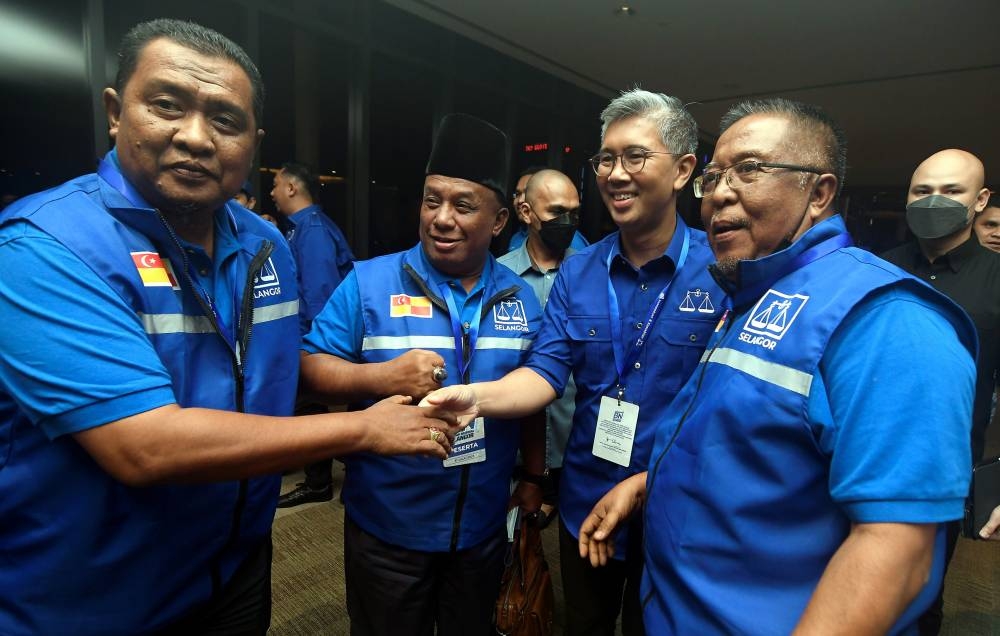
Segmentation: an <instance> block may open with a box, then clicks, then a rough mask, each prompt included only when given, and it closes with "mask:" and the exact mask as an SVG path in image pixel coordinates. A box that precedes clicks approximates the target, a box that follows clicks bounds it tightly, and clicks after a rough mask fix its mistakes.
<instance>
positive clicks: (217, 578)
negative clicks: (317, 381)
mask: <svg viewBox="0 0 1000 636" xmlns="http://www.w3.org/2000/svg"><path fill="white" fill-rule="evenodd" d="M156 216H157V217H158V218H159V219H160V223H162V224H163V227H164V228H166V230H167V234H168V235H169V236H170V239H171V240H172V241H173V243H174V246H175V247H176V248H177V252H178V253H179V254H180V255H181V262H182V264H183V268H182V270H183V272H184V278H185V280H186V281H187V284H188V286H189V287H190V289H191V293H192V294H193V295H194V297H195V299H196V300H197V301H198V305H199V307H201V313H202V314H203V315H204V316H205V317H206V318H207V319H208V322H209V324H211V325H212V330H213V331H214V332H215V333H216V335H218V336H219V338H221V339H222V341H223V342H224V343H225V344H226V347H227V348H228V349H229V353H230V361H231V362H232V367H233V381H234V383H235V400H236V410H237V412H239V413H243V412H245V408H246V404H245V401H246V400H245V397H244V395H243V391H244V377H243V360H244V358H245V355H246V350H247V345H248V344H249V343H250V332H251V330H252V326H253V281H254V278H255V277H256V276H257V272H258V271H259V270H260V268H261V267H263V265H264V261H266V260H267V259H268V258H269V257H270V256H271V253H272V252H273V251H274V244H273V243H272V242H270V241H264V243H263V244H262V245H261V248H260V250H258V251H257V254H255V255H254V257H253V259H252V260H251V261H250V268H249V270H248V271H247V280H246V283H245V284H244V286H243V296H242V298H241V299H240V300H241V305H240V318H239V320H240V322H239V336H238V341H237V342H235V343H232V344H230V342H229V341H228V340H226V338H225V337H224V336H223V335H222V330H221V329H220V328H219V321H218V319H217V318H216V316H215V312H214V311H212V308H211V307H210V306H209V305H208V302H207V301H206V300H205V299H204V298H202V296H201V294H199V293H198V286H197V285H196V284H195V282H194V279H193V278H192V277H191V271H190V270H191V263H190V261H188V258H187V253H186V252H185V251H184V247H183V246H182V245H181V242H180V239H179V238H177V234H176V233H175V232H174V228H173V227H171V225H170V223H168V222H167V219H166V218H164V216H163V214H162V213H161V212H160V211H159V210H156ZM247 485H248V482H247V480H246V479H241V480H240V482H239V489H238V491H237V494H236V504H235V506H234V507H233V521H232V525H230V527H229V537H228V538H227V539H226V542H225V543H224V544H223V545H222V548H221V549H220V550H219V552H218V554H216V556H215V558H214V559H213V561H212V570H211V576H212V597H213V598H214V597H216V596H217V595H218V594H219V592H221V590H222V555H223V554H225V553H226V551H227V550H229V549H230V548H231V547H232V546H233V545H234V544H235V543H236V539H237V538H238V537H239V529H240V522H241V521H242V519H243V511H244V509H245V508H246V501H247Z"/></svg>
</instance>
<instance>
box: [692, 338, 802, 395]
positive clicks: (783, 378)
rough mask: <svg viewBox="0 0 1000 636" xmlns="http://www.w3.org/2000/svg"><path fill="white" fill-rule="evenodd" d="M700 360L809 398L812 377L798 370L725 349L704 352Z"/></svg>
mask: <svg viewBox="0 0 1000 636" xmlns="http://www.w3.org/2000/svg"><path fill="white" fill-rule="evenodd" d="M701 360H702V362H714V363H716V364H722V365H725V366H727V367H730V368H732V369H736V370H737V371H742V372H743V373H746V374H747V375H750V376H753V377H755V378H757V379H758V380H763V381H764V382H769V383H771V384H773V385H775V386H780V387H781V388H783V389H787V390H789V391H792V392H793V393H798V394H799V395H804V396H806V397H809V389H810V387H811V386H812V376H811V375H809V374H808V373H804V372H802V371H799V370H798V369H793V368H792V367H788V366H785V365H783V364H778V363H776V362H770V361H768V360H764V359H762V358H758V357H757V356H754V355H750V354H749V353H744V352H742V351H737V350H735V349H729V348H726V347H723V348H720V349H716V350H715V351H714V352H712V353H711V355H709V352H708V351H706V352H705V353H704V355H702V358H701Z"/></svg>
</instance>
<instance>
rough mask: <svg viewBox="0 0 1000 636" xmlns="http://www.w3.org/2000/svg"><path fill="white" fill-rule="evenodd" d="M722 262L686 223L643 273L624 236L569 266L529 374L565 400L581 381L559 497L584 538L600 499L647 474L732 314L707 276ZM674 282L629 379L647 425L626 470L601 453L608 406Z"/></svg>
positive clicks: (630, 396) (640, 428)
mask: <svg viewBox="0 0 1000 636" xmlns="http://www.w3.org/2000/svg"><path fill="white" fill-rule="evenodd" d="M686 231H687V232H689V235H690V241H689V251H688V256H687V260H686V262H685V264H684V266H683V267H682V268H681V269H679V270H677V269H676V267H677V264H678V262H679V260H680V258H681V252H682V248H683V243H684V234H685V232H686ZM609 256H610V263H611V264H610V270H609V268H608V260H609ZM712 262H714V257H713V256H712V252H711V250H710V249H709V247H708V241H707V239H706V237H705V234H704V232H700V231H697V230H688V228H687V227H686V226H685V224H684V223H683V221H682V220H681V219H680V218H679V217H678V219H677V229H676V231H675V232H674V236H673V239H672V240H671V242H670V244H669V245H668V246H667V249H666V251H665V252H664V254H663V255H662V256H660V257H659V258H656V259H653V260H652V261H650V262H648V263H646V264H645V265H643V266H642V267H640V268H636V267H633V266H632V264H631V263H629V262H628V260H627V259H625V257H624V256H623V255H622V254H621V250H620V240H619V234H618V233H617V232H616V233H614V234H611V235H610V236H608V237H606V238H604V239H602V240H601V241H599V242H597V243H595V244H593V245H591V246H590V247H588V248H586V249H584V250H582V251H581V252H578V253H577V254H574V255H573V256H571V257H569V258H567V259H566V260H565V261H564V262H563V264H562V267H561V268H560V272H559V276H558V278H557V279H556V282H555V285H554V286H553V289H552V292H551V294H550V296H549V299H548V304H547V305H546V307H545V314H544V318H543V320H542V328H541V330H540V331H539V334H538V337H537V338H536V339H535V343H534V345H533V347H532V350H531V353H530V356H529V358H528V362H527V364H526V366H527V367H528V368H530V369H532V370H534V371H535V372H537V373H538V374H539V375H541V376H542V377H543V378H544V379H545V380H546V381H547V382H548V383H549V384H550V385H551V386H552V388H553V389H555V391H556V393H557V394H561V393H562V391H563V388H564V386H565V383H566V379H567V378H568V377H569V375H570V373H572V374H573V378H574V379H575V381H576V386H577V398H576V412H575V414H574V417H573V430H572V432H571V433H570V438H569V443H568V445H567V448H566V455H565V457H564V460H563V471H564V477H563V479H562V480H561V491H560V493H559V502H560V504H559V510H560V514H561V515H562V518H563V520H564V522H565V523H566V526H567V528H569V530H570V532H571V533H573V534H574V536H575V535H576V533H577V531H578V529H579V527H580V524H581V523H582V521H583V519H584V517H586V515H587V514H588V513H589V512H590V510H591V508H592V507H593V505H594V504H595V503H597V500H598V499H600V497H602V496H603V495H604V494H605V493H606V492H607V491H608V490H610V489H611V488H612V487H614V485H615V484H617V483H618V482H620V481H622V480H623V479H625V478H627V477H629V476H630V475H633V474H635V473H639V472H642V471H643V470H645V469H646V465H647V462H648V459H649V454H650V450H651V449H652V445H653V437H654V430H653V424H654V423H655V421H656V419H657V417H658V416H659V414H660V413H661V412H662V411H663V410H664V409H665V408H666V407H667V406H668V405H669V404H670V402H671V401H672V400H673V398H674V396H675V395H676V394H677V392H678V391H679V390H680V388H681V386H682V385H683V384H684V382H685V380H687V378H688V376H689V375H690V374H691V372H692V371H693V370H694V368H695V366H696V365H697V364H698V360H699V359H700V357H701V354H702V352H703V351H704V349H705V345H706V343H707V341H708V337H709V335H710V334H711V332H712V329H713V328H714V327H715V324H716V322H718V319H719V316H720V315H721V312H722V305H723V303H724V300H723V293H722V291H721V290H720V289H719V287H718V286H717V285H716V283H715V281H714V280H713V279H712V277H711V276H710V275H709V273H708V269H707V267H708V265H709V264H710V263H712ZM609 276H610V279H611V282H612V284H613V285H614V289H615V294H616V296H617V298H618V307H619V313H620V317H621V320H620V322H621V333H622V334H623V340H625V342H617V343H616V342H613V339H612V332H611V317H610V316H611V314H610V311H609V304H610V299H609V294H608V277H609ZM667 283H670V287H669V289H668V290H667V294H666V299H665V302H664V304H663V308H662V310H661V312H660V315H659V318H658V320H657V321H656V324H655V325H654V327H653V328H652V330H651V331H650V333H649V335H648V337H647V342H646V345H645V346H644V347H643V348H642V349H641V351H640V353H639V355H638V358H637V359H636V360H635V363H634V364H633V365H632V366H631V367H629V368H628V369H627V373H626V376H625V378H624V382H623V385H624V396H623V397H624V399H625V400H627V401H629V402H631V403H633V404H637V405H638V406H639V420H638V425H637V429H636V433H635V439H634V443H633V448H632V455H631V463H630V465H629V466H628V467H623V466H619V465H617V464H613V463H611V462H609V461H606V460H604V459H600V458H598V457H595V456H594V455H593V454H592V452H591V451H592V448H593V444H594V435H595V433H596V428H597V413H598V410H599V408H600V402H601V398H602V397H603V396H609V397H612V396H617V393H618V392H617V390H616V387H617V385H618V377H617V375H618V373H617V371H616V368H615V351H614V349H613V347H616V348H617V349H618V354H619V357H621V358H624V354H625V352H626V351H627V350H628V349H629V348H631V347H632V345H633V344H634V343H635V341H636V339H637V338H638V336H639V334H640V333H641V331H642V329H643V327H644V324H643V323H644V322H645V321H646V320H647V318H648V316H649V311H650V308H651V306H652V305H653V303H654V301H655V300H656V297H657V295H658V294H659V293H660V290H662V289H663V288H664V286H665V285H666V284H667ZM626 534H627V533H626V532H624V531H623V532H621V533H619V540H618V542H617V543H616V554H615V557H616V558H624V553H625V543H626V537H625V535H626Z"/></svg>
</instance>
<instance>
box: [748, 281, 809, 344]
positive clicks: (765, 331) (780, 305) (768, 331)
mask: <svg viewBox="0 0 1000 636" xmlns="http://www.w3.org/2000/svg"><path fill="white" fill-rule="evenodd" d="M808 300H809V297H808V296H803V295H802V294H794V295H792V296H789V295H788V294H782V293H781V292H779V291H774V290H773V289H769V290H768V291H767V293H766V294H764V297H763V298H761V299H760V300H758V301H757V304H756V305H754V308H753V309H752V310H751V311H750V315H749V316H747V321H746V323H745V324H744V325H743V332H742V333H740V335H739V340H740V342H746V343H747V344H753V345H759V346H761V347H764V348H765V349H768V350H771V349H774V347H775V346H776V345H777V344H778V341H779V340H781V338H782V337H784V335H785V334H786V333H788V330H789V329H790V328H791V326H792V323H794V322H795V319H796V318H797V317H798V315H799V312H801V311H802V307H804V306H805V304H806V301H808ZM750 334H753V335H750Z"/></svg>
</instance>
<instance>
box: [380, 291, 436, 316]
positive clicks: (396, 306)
mask: <svg viewBox="0 0 1000 636" xmlns="http://www.w3.org/2000/svg"><path fill="white" fill-rule="evenodd" d="M432 311H433V309H432V305H431V299H430V298H428V297H427V296H408V295H407V294H392V295H391V296H389V316H390V317H391V318H405V317H407V316H413V317H414V318H430V317H431V315H432V314H431V312H432Z"/></svg>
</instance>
